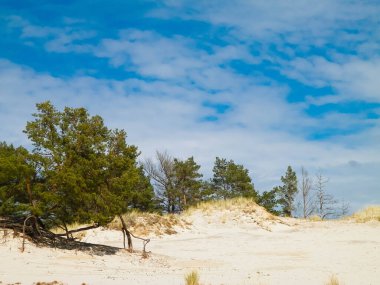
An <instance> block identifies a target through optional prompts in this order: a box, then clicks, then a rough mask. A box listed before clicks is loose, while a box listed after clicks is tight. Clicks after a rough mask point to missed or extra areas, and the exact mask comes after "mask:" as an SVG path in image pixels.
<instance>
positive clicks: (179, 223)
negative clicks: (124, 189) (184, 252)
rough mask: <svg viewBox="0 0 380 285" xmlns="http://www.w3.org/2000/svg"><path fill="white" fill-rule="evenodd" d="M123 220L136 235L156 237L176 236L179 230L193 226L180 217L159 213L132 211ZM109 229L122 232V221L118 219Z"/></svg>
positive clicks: (109, 225)
mask: <svg viewBox="0 0 380 285" xmlns="http://www.w3.org/2000/svg"><path fill="white" fill-rule="evenodd" d="M123 218H124V220H125V222H126V224H127V226H128V227H129V230H130V231H132V232H133V233H134V234H136V235H140V236H149V235H151V234H154V235H156V236H161V235H172V234H176V233H177V230H176V229H178V228H186V227H188V226H190V225H191V224H190V223H189V222H188V221H186V220H185V219H184V218H182V217H181V216H179V215H174V214H166V215H160V214H157V213H143V212H139V211H135V210H133V211H131V212H129V213H127V214H124V215H123ZM108 228H109V229H114V230H121V228H122V225H121V222H120V219H119V218H118V217H116V218H115V219H114V220H113V221H112V222H111V223H110V224H108Z"/></svg>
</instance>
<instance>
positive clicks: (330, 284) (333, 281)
mask: <svg viewBox="0 0 380 285" xmlns="http://www.w3.org/2000/svg"><path fill="white" fill-rule="evenodd" d="M325 285H342V284H341V283H340V282H339V279H338V277H336V276H335V275H331V277H330V279H329V280H328V281H327V282H326V283H325Z"/></svg>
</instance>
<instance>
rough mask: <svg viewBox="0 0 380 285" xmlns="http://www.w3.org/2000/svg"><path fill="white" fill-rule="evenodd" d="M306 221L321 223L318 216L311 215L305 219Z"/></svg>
mask: <svg viewBox="0 0 380 285" xmlns="http://www.w3.org/2000/svg"><path fill="white" fill-rule="evenodd" d="M307 220H309V221H311V222H321V221H323V220H322V218H321V217H320V216H318V215H313V216H310V217H308V218H307Z"/></svg>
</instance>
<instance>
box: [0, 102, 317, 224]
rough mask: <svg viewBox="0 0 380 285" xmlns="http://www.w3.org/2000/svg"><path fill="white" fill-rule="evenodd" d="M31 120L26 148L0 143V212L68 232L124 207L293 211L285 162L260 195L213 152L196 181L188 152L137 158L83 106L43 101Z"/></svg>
mask: <svg viewBox="0 0 380 285" xmlns="http://www.w3.org/2000/svg"><path fill="white" fill-rule="evenodd" d="M33 117H34V120H32V121H29V122H27V124H26V128H25V130H24V132H25V133H26V135H27V136H28V138H29V139H30V140H31V141H32V143H33V150H32V151H31V152H29V151H28V150H27V149H25V148H24V147H22V146H19V147H14V146H13V145H10V144H7V143H6V142H3V143H0V216H2V217H12V218H24V219H25V218H26V217H31V216H32V217H34V218H35V223H36V227H37V226H42V227H46V228H50V227H53V226H54V227H57V226H58V227H62V228H63V229H66V231H67V225H68V224H71V223H74V222H78V223H89V222H93V223H95V224H96V225H97V226H99V225H105V224H107V223H109V222H110V221H111V220H112V219H113V218H114V217H115V216H120V215H121V214H123V213H125V212H127V211H128V210H130V209H140V210H142V211H160V212H169V213H174V212H180V211H183V210H184V209H186V208H188V207H189V206H192V205H195V204H197V203H199V202H201V201H206V200H214V199H228V198H233V197H239V196H243V197H250V198H252V199H254V200H255V201H256V202H257V203H258V204H260V205H262V206H264V207H265V208H266V209H268V211H270V212H272V213H274V214H277V215H283V216H291V215H292V213H293V212H294V209H295V205H294V204H295V203H294V199H295V196H296V193H297V192H298V185H297V176H296V173H295V172H294V171H293V169H292V168H291V167H290V166H289V167H288V169H287V171H286V173H285V175H284V176H283V177H281V181H282V185H281V186H278V187H275V188H273V189H272V190H270V191H264V192H263V193H262V194H260V193H258V192H257V190H256V189H255V187H254V184H253V183H252V180H251V178H250V176H249V172H248V170H247V169H246V168H245V167H244V166H243V165H239V164H236V163H235V162H234V161H233V160H227V159H225V158H219V157H217V158H216V160H215V163H214V167H213V177H212V178H211V179H209V180H203V179H202V177H203V176H202V174H201V173H200V165H198V164H197V163H196V162H195V161H194V158H193V157H190V158H188V159H185V160H181V159H178V158H173V157H171V156H170V155H169V154H168V153H166V152H157V155H156V157H155V158H154V159H150V160H146V161H144V162H142V163H139V162H138V160H137V159H138V156H139V154H140V153H139V151H138V149H137V147H136V146H133V145H128V144H127V142H126V132H125V131H124V130H118V129H114V130H113V129H109V128H107V127H106V126H105V125H104V122H103V119H102V118H101V117H100V116H90V115H89V113H88V112H87V110H86V109H84V108H69V107H66V108H64V110H63V111H58V110H57V109H56V108H55V107H54V106H53V105H52V104H51V103H50V102H44V103H40V104H37V112H36V113H35V114H33ZM321 185H322V184H321ZM322 186H323V185H322ZM322 186H321V187H322ZM323 189H324V188H323ZM307 198H309V196H307Z"/></svg>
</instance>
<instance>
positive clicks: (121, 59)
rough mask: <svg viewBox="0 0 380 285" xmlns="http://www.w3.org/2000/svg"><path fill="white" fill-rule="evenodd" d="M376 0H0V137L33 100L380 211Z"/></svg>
mask: <svg viewBox="0 0 380 285" xmlns="http://www.w3.org/2000/svg"><path fill="white" fill-rule="evenodd" d="M379 15H380V1H378V0H377V1H338V0H329V1H327V0H321V1H313V2H311V1H306V0H303V1H299V0H293V1H287V0H283V1H271V0H268V1H253V0H252V1H243V0H242V1H234V0H230V1H222V0H221V1H195V2H194V1H186V0H182V1H181V0H177V1H175V0H165V1H153V0H152V1H121V0H120V1H116V0H115V1H101V0H98V1H89V0H88V1H87V0H82V1H67V0H66V1H36V0H35V1H17V0H16V1H14V0H12V1H11V0H9V1H4V0H2V1H0V36H1V42H0V87H1V89H0V90H1V91H0V119H1V121H2V122H3V123H2V124H1V125H0V138H1V140H5V141H7V142H11V143H14V144H16V145H20V144H22V145H25V146H28V145H30V142H28V141H27V138H26V137H25V136H24V134H23V133H22V130H23V129H24V127H25V123H26V121H27V120H29V119H30V118H31V113H33V112H34V110H35V107H34V106H35V104H36V103H38V102H41V101H44V100H51V101H52V102H53V103H54V104H55V105H56V106H57V107H58V108H62V107H64V106H84V107H86V108H87V109H88V110H89V111H90V112H91V113H92V114H99V115H101V116H103V117H104V118H105V120H106V123H107V125H109V126H110V127H113V128H116V127H117V128H123V129H125V130H126V131H127V133H128V136H129V138H128V139H129V143H131V144H136V145H137V146H138V147H139V149H140V150H141V151H142V155H141V159H144V158H149V157H152V156H153V155H154V153H155V151H156V150H167V151H168V152H169V153H171V154H172V155H173V156H175V157H180V158H186V157H188V156H191V155H193V156H194V157H195V159H196V161H197V162H198V163H200V164H201V165H202V171H203V173H204V174H205V175H206V177H207V176H209V175H210V173H211V169H212V164H213V161H214V159H215V156H221V157H226V158H228V159H234V160H235V161H236V162H238V163H241V164H244V165H245V166H246V167H247V168H248V169H249V170H250V174H251V176H252V178H253V181H254V182H255V185H256V187H257V188H258V189H259V190H261V191H263V190H268V189H271V188H272V187H273V186H274V185H278V184H279V183H280V181H279V178H280V176H281V175H282V174H283V173H284V172H285V170H286V167H287V165H289V164H290V165H292V166H293V168H294V169H296V170H297V171H298V172H299V171H300V168H301V166H304V167H306V168H307V169H308V170H309V173H310V174H311V175H313V174H314V173H315V172H316V171H318V170H320V171H322V173H323V174H324V175H325V176H326V177H328V178H329V184H328V186H327V187H328V191H330V192H331V193H332V194H334V195H335V196H336V197H337V198H338V199H345V200H346V201H350V203H351V205H352V208H353V209H357V208H359V207H362V206H364V205H367V204H374V203H380V186H379V185H380V178H379V173H380V127H379V126H380V17H379Z"/></svg>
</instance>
